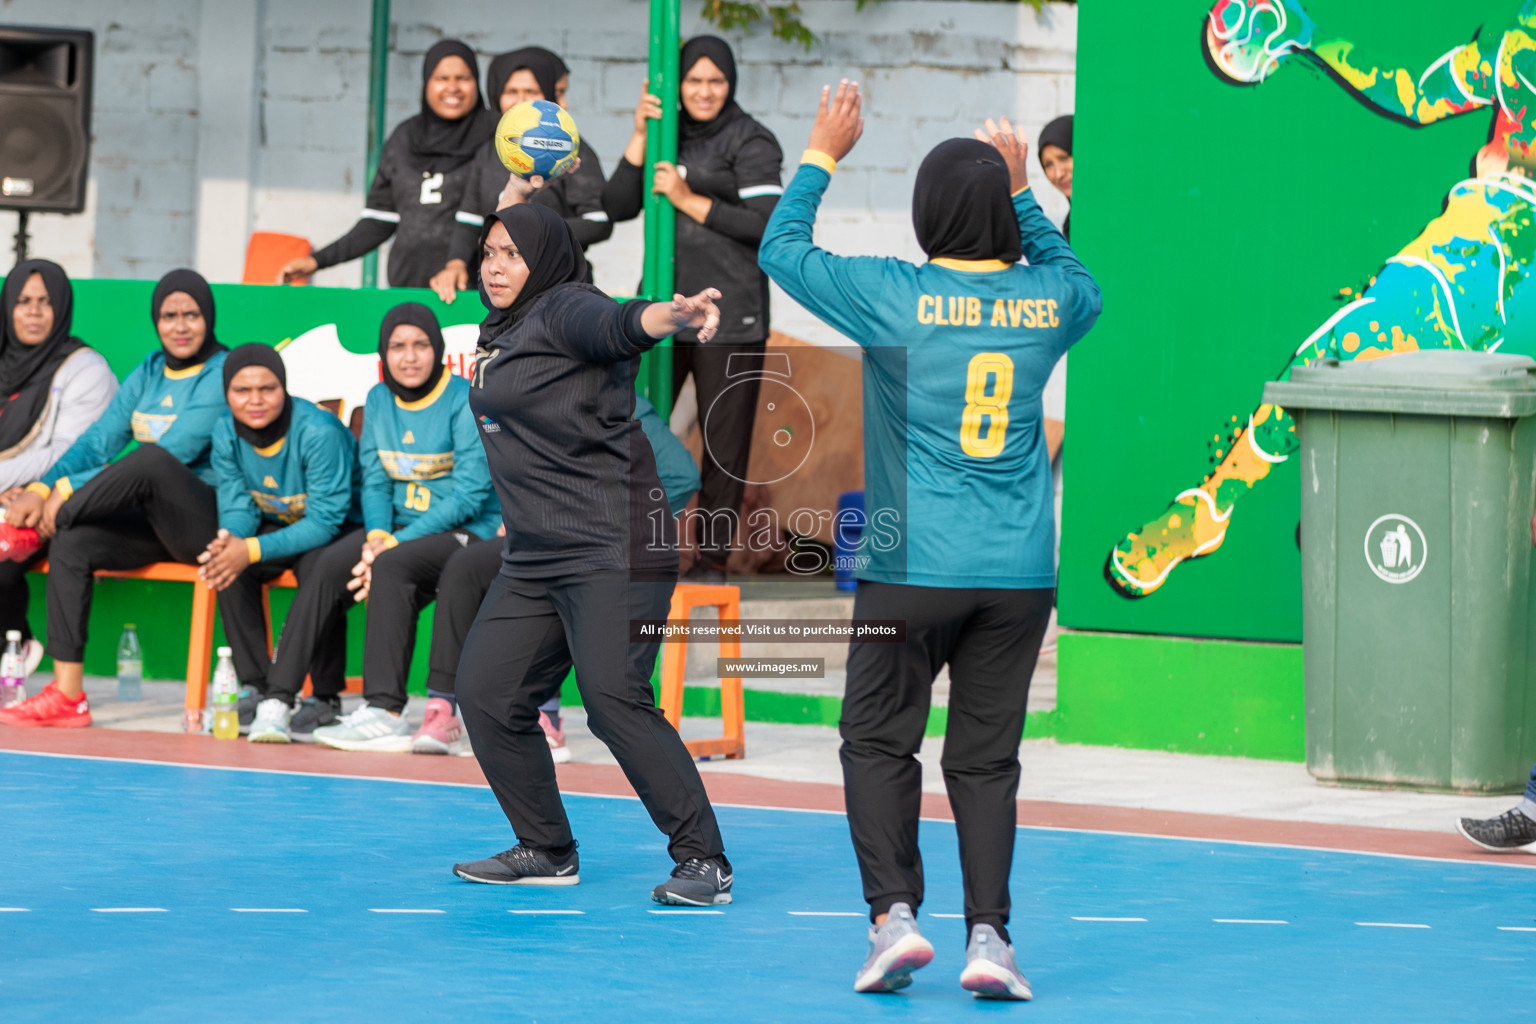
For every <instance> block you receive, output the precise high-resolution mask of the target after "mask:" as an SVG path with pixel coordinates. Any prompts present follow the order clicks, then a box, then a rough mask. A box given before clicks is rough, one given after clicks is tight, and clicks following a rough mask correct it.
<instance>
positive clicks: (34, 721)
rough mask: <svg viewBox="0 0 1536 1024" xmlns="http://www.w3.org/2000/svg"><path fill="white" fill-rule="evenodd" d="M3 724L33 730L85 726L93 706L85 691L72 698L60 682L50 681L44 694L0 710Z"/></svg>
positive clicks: (79, 727)
mask: <svg viewBox="0 0 1536 1024" xmlns="http://www.w3.org/2000/svg"><path fill="white" fill-rule="evenodd" d="M0 723H4V724H6V725H19V726H22V727H24V728H31V729H41V728H45V727H49V726H51V727H53V728H55V729H83V728H85V727H86V726H88V725H90V724H91V705H90V702H89V701H87V700H86V698H85V694H83V693H82V694H81V695H80V696H78V697H75V698H73V699H71V698H69V697H66V696H64V691H62V690H60V689H59V684H58V683H49V684H48V685H47V686H45V687H43V691H42V692H41V693H39V694H36V695H34V696H31V697H28V698H27V699H26V700H24V701H22V702H21V703H20V704H17V705H16V706H15V707H12V708H6V709H4V710H3V711H0Z"/></svg>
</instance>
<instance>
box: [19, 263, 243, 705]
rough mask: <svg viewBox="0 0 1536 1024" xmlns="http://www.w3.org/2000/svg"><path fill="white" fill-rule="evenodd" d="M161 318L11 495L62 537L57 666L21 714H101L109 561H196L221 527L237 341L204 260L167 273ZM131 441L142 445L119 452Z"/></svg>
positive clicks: (54, 587) (56, 594) (52, 566)
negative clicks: (229, 378)
mask: <svg viewBox="0 0 1536 1024" xmlns="http://www.w3.org/2000/svg"><path fill="white" fill-rule="evenodd" d="M150 319H151V322H152V323H153V324H154V325H155V331H156V333H157V334H158V335H159V340H160V344H159V345H157V346H156V347H155V349H154V351H152V352H150V353H149V355H147V356H145V357H144V361H143V362H142V363H140V364H139V365H138V366H137V367H136V368H135V369H134V370H133V372H132V373H130V374H129V375H128V379H127V380H125V381H123V384H122V387H120V388H118V390H117V394H116V395H115V396H114V397H113V399H112V403H111V404H110V405H108V406H107V409H106V411H105V412H103V413H102V415H101V418H100V419H98V420H97V421H96V422H95V423H94V424H92V425H91V427H90V428H89V429H88V430H86V431H85V433H83V434H81V435H80V436H79V437H78V438H76V440H75V443H74V444H72V445H70V447H69V449H68V450H67V451H66V452H65V453H64V454H63V455H61V456H60V457H59V460H58V461H57V462H55V463H54V464H53V466H52V468H50V469H49V470H48V471H47V472H46V473H44V474H43V475H42V478H41V479H40V480H37V481H34V482H32V483H30V484H28V485H27V490H26V492H25V493H24V494H20V495H17V496H15V497H14V498H12V499H11V501H10V502H9V506H10V507H9V511H8V515H9V518H10V521H11V522H12V523H14V524H16V525H24V526H32V527H36V528H37V530H38V532H39V534H40V535H41V536H42V537H43V538H45V539H46V538H51V540H49V542H48V550H47V556H48V560H49V570H48V654H49V655H50V656H51V657H52V658H53V666H54V677H55V678H54V682H53V683H52V684H51V685H49V686H48V687H46V688H45V689H44V690H43V691H42V692H41V693H39V694H38V695H37V697H36V698H35V700H36V704H35V707H33V708H30V709H29V711H34V710H35V711H36V712H38V713H37V714H30V715H27V716H22V720H17V721H13V724H18V722H19V724H34V725H36V724H48V723H49V722H50V721H57V722H58V723H60V724H69V725H83V724H89V723H90V720H91V717H90V710H89V705H88V704H87V703H86V698H85V693H84V680H85V666H84V663H83V662H84V659H85V644H86V638H87V635H88V626H89V623H90V617H91V598H92V594H93V590H94V586H95V580H96V575H95V574H96V572H97V571H98V570H101V569H119V570H122V569H138V568H142V567H143V566H146V565H150V564H152V563H154V562H172V561H175V562H187V563H191V562H193V561H195V560H196V558H197V556H198V554H199V553H200V552H201V551H202V550H203V548H204V547H205V546H206V545H207V543H208V542H209V541H210V540H211V539H213V535H214V531H215V530H216V529H217V528H218V518H217V501H216V499H215V497H214V489H213V483H214V474H213V467H212V465H211V464H210V462H209V449H210V447H211V445H212V435H213V428H214V424H215V423H216V422H218V420H219V418H220V417H221V416H223V415H224V414H225V411H226V409H225V405H224V396H223V392H222V390H221V389H220V387H219V377H220V373H221V372H222V367H223V363H224V358H225V353H226V351H227V350H226V349H225V348H224V346H223V345H221V344H219V341H218V338H217V337H215V335H214V321H215V316H214V303H213V292H212V290H211V289H210V288H209V287H208V282H207V281H205V280H203V277H202V275H201V274H198V273H197V272H196V271H194V270H173V271H171V272H170V273H168V274H166V275H165V276H164V277H163V278H161V279H160V281H159V282H158V283H157V284H156V285H155V289H154V293H153V294H152V296H151V298H150ZM131 441H132V442H137V443H138V447H137V448H136V449H134V450H133V451H131V452H129V453H128V454H126V455H124V456H122V457H121V458H117V455H118V453H119V452H121V451H122V450H123V448H124V447H125V446H126V445H127V444H128V443H129V442H131ZM18 568H19V567H18ZM6 577H9V574H8V573H6V574H0V585H6V586H19V587H22V588H24V587H25V586H26V583H25V577H22V576H20V574H19V573H18V574H17V575H16V577H14V578H6ZM49 708H52V709H53V710H52V712H50V711H48V710H47V709H49ZM13 718H14V716H13ZM11 720H12V719H8V721H11Z"/></svg>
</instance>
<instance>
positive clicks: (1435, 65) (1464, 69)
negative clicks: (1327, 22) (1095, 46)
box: [1205, 0, 1502, 124]
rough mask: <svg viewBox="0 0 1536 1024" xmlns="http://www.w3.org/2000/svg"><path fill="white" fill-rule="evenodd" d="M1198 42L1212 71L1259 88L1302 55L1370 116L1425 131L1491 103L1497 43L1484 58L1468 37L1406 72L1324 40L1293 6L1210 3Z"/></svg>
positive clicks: (1351, 45)
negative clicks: (1425, 64) (1325, 71)
mask: <svg viewBox="0 0 1536 1024" xmlns="http://www.w3.org/2000/svg"><path fill="white" fill-rule="evenodd" d="M1500 36H1502V30H1501V31H1500ZM1484 38H1487V37H1484ZM1205 42H1206V50H1207V53H1208V55H1209V56H1210V58H1211V62H1212V64H1213V65H1214V66H1215V68H1216V70H1217V71H1218V72H1219V73H1220V74H1222V75H1223V76H1225V77H1227V78H1229V79H1231V80H1232V81H1234V82H1242V83H1253V82H1259V81H1262V80H1263V79H1265V78H1267V77H1268V76H1269V75H1270V74H1271V73H1273V72H1274V71H1275V69H1277V68H1278V67H1279V66H1280V65H1281V64H1282V63H1284V62H1286V61H1287V60H1290V59H1293V58H1294V57H1295V56H1296V55H1298V54H1304V55H1305V56H1306V57H1307V58H1308V59H1310V60H1312V61H1314V62H1315V63H1318V64H1321V65H1323V66H1324V67H1326V68H1328V69H1330V70H1332V71H1333V72H1334V73H1335V74H1336V75H1338V77H1339V79H1340V80H1341V81H1342V82H1343V83H1344V84H1345V85H1346V86H1347V87H1348V88H1349V89H1350V90H1351V91H1352V92H1354V93H1356V94H1357V95H1359V96H1360V97H1361V98H1362V99H1364V100H1365V101H1366V102H1367V103H1369V104H1370V105H1371V106H1373V107H1375V108H1376V109H1377V110H1380V111H1381V112H1382V113H1384V114H1387V115H1389V116H1391V117H1396V118H1399V119H1401V120H1404V121H1408V122H1410V123H1413V124H1431V123H1433V122H1435V121H1439V120H1442V119H1444V118H1447V117H1454V116H1456V115H1457V114H1463V113H1466V112H1467V111H1469V110H1473V109H1475V108H1477V107H1484V106H1488V105H1490V104H1492V103H1493V102H1494V101H1495V99H1496V84H1495V79H1494V75H1495V73H1496V69H1495V68H1494V66H1493V65H1494V63H1495V62H1496V57H1495V53H1496V51H1497V49H1498V44H1497V41H1496V40H1495V42H1494V45H1493V47H1492V49H1491V51H1490V52H1489V53H1486V54H1485V53H1484V52H1483V47H1482V45H1481V43H1480V39H1478V38H1474V39H1473V40H1472V41H1471V42H1470V43H1466V44H1464V45H1461V46H1457V47H1454V48H1453V49H1451V50H1450V51H1449V52H1447V53H1445V54H1444V55H1443V56H1441V57H1440V58H1439V59H1437V60H1435V61H1433V62H1431V63H1430V64H1429V66H1428V67H1423V68H1413V67H1406V66H1403V65H1402V64H1401V63H1400V62H1396V61H1392V60H1383V59H1382V58H1381V57H1380V55H1377V54H1373V53H1371V52H1370V51H1369V50H1368V49H1364V48H1362V47H1360V46H1358V45H1357V44H1356V43H1355V42H1354V41H1352V40H1348V39H1338V38H1323V37H1322V36H1321V34H1320V33H1319V32H1318V29H1317V26H1316V24H1315V23H1314V22H1313V21H1312V18H1311V17H1310V16H1309V15H1308V14H1307V12H1306V10H1305V9H1304V8H1303V7H1302V5H1301V2H1300V0H1216V3H1215V4H1214V5H1213V6H1212V7H1211V11H1210V16H1209V18H1208V19H1207V24H1206V34H1205Z"/></svg>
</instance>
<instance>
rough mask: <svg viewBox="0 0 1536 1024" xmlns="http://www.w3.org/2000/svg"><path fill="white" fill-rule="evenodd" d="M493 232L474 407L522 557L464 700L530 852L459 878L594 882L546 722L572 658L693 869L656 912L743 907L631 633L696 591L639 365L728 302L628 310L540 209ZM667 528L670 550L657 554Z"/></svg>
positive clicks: (712, 295) (706, 328)
mask: <svg viewBox="0 0 1536 1024" xmlns="http://www.w3.org/2000/svg"><path fill="white" fill-rule="evenodd" d="M486 223H487V225H488V228H487V230H486V231H485V234H484V236H483V252H484V256H483V258H482V261H481V264H480V281H481V292H482V298H483V299H484V301H485V303H486V305H487V307H489V309H490V313H489V315H488V316H487V317H486V319H485V322H484V324H483V325H482V326H481V328H480V349H479V357H478V359H477V361H476V364H475V373H474V378H473V380H472V386H471V388H470V409H471V410H472V411H473V412H474V414H475V417H476V419H477V420H478V422H479V424H480V440H481V441H482V442H484V444H485V452H486V457H487V459H488V461H489V463H490V469H491V480H492V482H493V483H494V484H495V486H496V492H497V496H498V497H499V498H500V499H501V509H502V519H503V522H504V524H505V526H506V531H507V546H506V551H505V553H504V554H503V556H502V568H501V573H500V575H499V576H497V578H496V580H495V582H493V583H492V584H491V588H490V590H489V591H488V592H487V593H486V596H485V601H484V602H483V603H482V604H481V606H480V613H479V615H477V616H476V618H475V624H474V626H473V627H471V629H470V634H469V639H468V641H467V642H466V643H465V646H464V654H463V657H462V658H461V659H460V661H459V670H458V679H457V684H456V685H457V690H458V697H459V706H460V709H461V710H462V712H463V715H464V724H465V727H466V728H467V729H468V731H469V736H470V740H471V743H472V745H473V747H474V750H475V756H476V757H478V758H479V759H480V765H481V768H482V769H483V770H484V771H485V777H486V778H487V779H488V780H489V781H490V783H491V789H492V790H493V791H494V792H495V794H496V798H497V800H499V801H500V802H501V807H502V810H503V811H504V812H505V813H506V815H507V818H508V820H509V821H511V823H512V829H513V831H514V832H516V834H517V837H518V840H519V842H518V845H516V846H514V847H513V848H512V849H510V850H507V851H505V852H503V853H499V854H497V855H496V856H494V857H490V858H487V859H486V860H482V861H475V862H473V863H468V864H458V865H455V866H454V873H455V874H457V875H458V876H459V877H461V878H465V879H468V880H470V881H474V882H489V883H493V884H502V885H517V884H523V885H571V884H575V883H576V882H577V881H578V875H577V856H576V841H575V839H574V838H573V837H572V835H571V828H570V823H569V822H568V821H567V820H566V816H565V809H564V807H563V806H562V805H561V803H560V790H559V787H558V785H557V784H556V781H555V765H554V761H553V760H552V758H551V756H550V752H549V746H548V744H547V743H546V742H545V739H544V733H543V731H542V730H541V729H540V728H539V712H538V709H539V704H540V703H541V702H542V701H544V699H545V698H547V697H548V696H549V695H550V694H551V693H553V692H554V690H555V688H557V687H558V686H559V685H560V679H559V676H558V675H551V674H550V673H548V672H546V671H544V670H543V669H544V666H546V665H548V664H549V663H550V662H551V661H552V659H554V658H558V657H568V658H569V659H570V660H571V661H573V662H574V663H575V667H576V681H577V685H578V686H579V687H580V689H581V696H582V703H583V704H584V705H585V707H586V710H587V724H588V726H589V727H590V728H591V730H592V733H593V735H594V736H596V737H597V738H598V739H600V740H602V741H603V743H605V744H606V745H607V746H608V749H609V750H610V751H611V752H612V753H613V755H614V757H615V758H616V759H617V760H618V762H619V766H620V767H621V768H623V769H624V774H625V776H626V777H627V778H628V779H629V782H630V784H631V785H632V786H634V788H635V792H636V794H638V795H639V797H640V800H641V802H642V803H643V804H644V805H645V808H646V810H647V811H649V812H650V815H651V820H652V821H654V822H655V823H656V826H657V827H658V828H660V829H661V830H662V831H663V832H665V833H666V834H667V836H668V837H669V839H670V842H669V844H668V851H669V852H670V853H671V854H672V858H673V860H674V861H676V864H677V866H676V867H675V868H674V869H673V872H672V877H671V878H669V879H668V880H667V881H665V882H663V883H662V884H661V885H658V886H657V887H656V888H655V889H654V890H653V891H652V893H651V898H652V899H654V900H656V901H657V902H658V903H671V904H681V905H691V906H708V905H712V904H718V903H729V902H730V901H731V882H732V878H731V866H730V862H729V861H727V860H726V857H725V848H724V844H723V842H722V840H721V838H720V828H719V825H718V824H717V823H716V821H715V812H714V808H712V807H711V806H710V803H709V797H708V795H707V794H706V793H705V792H704V783H703V782H702V780H700V778H699V771H698V768H697V767H696V766H695V765H694V763H693V759H692V758H691V757H689V755H688V751H687V749H686V748H685V747H684V746H683V741H682V739H681V738H680V737H679V736H678V735H677V731H676V730H675V729H673V728H672V726H671V725H669V724H668V723H667V720H666V719H665V718H664V717H663V716H662V713H661V711H660V709H658V708H657V707H656V697H655V693H654V691H653V689H652V687H651V672H652V670H653V669H654V667H655V664H656V653H657V650H658V647H659V644H658V643H657V642H655V641H649V642H642V643H636V642H633V641H632V639H631V636H630V635H629V628H630V627H629V624H630V623H631V622H634V621H635V620H651V621H658V620H663V619H665V618H666V616H667V608H668V604H669V603H670V601H671V597H672V588H673V586H674V585H675V584H676V582H677V546H676V533H675V527H674V525H673V522H672V515H671V510H670V509H669V508H668V505H667V495H666V492H665V491H664V490H663V488H662V486H661V480H660V477H659V476H658V474H657V470H656V460H655V456H654V453H653V451H652V449H651V445H650V443H649V442H648V441H647V440H646V437H645V432H644V431H643V430H642V429H641V426H640V424H639V423H638V422H636V421H635V420H634V419H633V418H632V417H633V415H634V409H635V373H636V370H637V369H638V366H639V356H640V354H641V353H642V352H644V351H646V350H647V349H649V348H651V347H652V346H653V345H655V344H656V343H657V342H658V341H660V340H661V339H662V338H665V337H667V336H668V335H670V334H673V333H674V332H676V331H679V330H683V329H685V328H686V329H693V330H697V331H698V332H699V337H700V339H701V340H703V341H707V340H709V339H710V338H711V337H713V336H714V334H715V331H716V330H717V329H718V327H719V323H720V312H719V309H718V308H717V307H716V305H715V299H717V298H718V297H719V295H720V293H719V292H718V291H716V290H714V289H713V288H707V289H705V290H703V291H701V292H700V293H699V294H697V295H695V296H693V297H692V298H684V297H683V296H681V295H677V296H674V297H673V300H672V302H670V303H665V302H641V301H635V302H630V303H626V304H623V305H620V304H619V303H617V302H615V301H613V300H612V299H610V298H608V296H606V295H604V294H603V293H602V292H600V291H599V290H598V289H596V288H594V287H593V286H591V285H588V284H583V283H581V277H582V271H583V269H584V267H583V262H584V260H583V257H582V255H581V247H580V246H579V245H578V244H577V243H576V239H575V238H574V237H572V235H571V231H570V228H569V227H568V226H567V225H566V223H565V221H564V220H562V219H561V218H560V215H559V214H557V213H555V212H554V211H553V210H551V209H549V208H548V207H546V206H536V205H533V204H530V203H520V204H517V205H513V206H509V207H507V208H506V209H504V210H500V211H498V212H497V213H496V214H495V216H494V217H493V218H491V219H488V220H487V221H486ZM658 526H659V527H661V528H662V529H663V530H664V535H663V538H662V542H661V543H660V544H650V543H648V539H649V537H650V531H651V529H653V528H655V527H658Z"/></svg>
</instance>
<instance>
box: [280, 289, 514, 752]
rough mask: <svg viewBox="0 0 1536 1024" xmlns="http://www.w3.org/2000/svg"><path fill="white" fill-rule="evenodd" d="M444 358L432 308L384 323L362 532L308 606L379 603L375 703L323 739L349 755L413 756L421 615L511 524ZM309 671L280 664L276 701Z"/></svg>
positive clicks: (367, 697) (331, 557)
mask: <svg viewBox="0 0 1536 1024" xmlns="http://www.w3.org/2000/svg"><path fill="white" fill-rule="evenodd" d="M443 355H444V344H443V332H442V329H441V328H440V327H439V326H438V323H437V318H436V317H435V316H433V315H432V311H431V310H430V309H428V308H427V307H426V306H423V305H422V304H421V303H419V302H406V303H402V304H401V305H399V306H396V307H395V308H393V309H391V310H390V311H389V312H388V313H386V314H385V315H384V321H383V323H382V324H381V325H380V328H379V359H380V361H381V363H382V364H383V374H384V381H383V383H381V384H379V385H377V386H376V387H374V389H373V390H372V391H370V392H369V393H368V402H367V404H366V406H365V407H364V409H365V411H364V413H363V436H362V445H361V450H362V466H363V527H362V528H361V529H359V530H356V531H353V532H351V533H346V534H343V535H342V536H341V537H340V538H339V539H338V540H335V541H333V542H332V543H331V545H330V547H328V548H327V549H326V550H325V553H324V554H322V555H321V557H320V563H319V567H318V568H317V570H316V572H315V576H314V580H315V586H314V587H312V588H310V592H311V595H312V602H311V603H309V604H306V607H305V611H306V614H309V615H312V616H317V617H323V616H325V615H328V614H332V613H333V612H334V610H335V609H337V608H342V609H343V610H344V609H345V607H346V606H348V605H350V604H352V603H353V601H361V600H363V599H364V598H365V597H366V598H367V599H368V642H367V644H366V645H365V646H364V648H363V698H364V703H363V705H362V706H361V707H359V708H358V709H357V710H355V711H353V712H352V713H351V714H349V715H347V716H346V717H344V718H342V719H341V720H340V721H339V722H337V723H336V724H335V725H328V726H324V727H323V728H319V729H316V730H315V732H314V737H315V739H316V741H318V742H320V743H324V744H326V745H327V746H331V747H335V748H337V749H340V750H374V751H397V752H401V753H403V752H405V751H408V750H410V747H411V736H412V732H411V728H410V726H409V724H408V723H407V721H406V720H405V718H404V716H403V714H402V712H404V710H405V703H406V694H405V683H406V674H407V673H408V672H409V670H410V664H411V652H412V650H413V649H414V647H415V642H416V618H417V616H418V615H419V614H420V613H421V610H422V608H424V607H426V605H427V604H428V603H430V602H431V601H433V600H434V599H435V598H436V597H437V592H438V587H439V580H440V578H441V576H442V573H443V566H444V565H446V564H447V562H448V560H449V559H450V558H451V557H452V556H453V555H454V554H455V553H456V552H459V551H462V550H463V549H464V548H465V546H467V545H470V544H475V543H477V542H479V541H482V540H485V539H487V538H490V537H494V536H495V535H496V527H497V525H498V524H499V523H500V522H501V505H500V503H499V502H498V501H497V500H496V493H495V491H494V490H493V489H492V487H491V474H490V470H489V469H488V468H487V467H486V461H485V448H484V446H483V445H481V443H480V430H479V426H478V424H476V423H475V417H474V414H473V413H471V412H470V411H469V382H468V381H467V380H465V379H464V378H463V377H458V376H455V375H453V374H452V373H450V372H448V368H447V367H446V366H445V365H444V364H443ZM302 670H303V665H302V663H301V662H298V661H293V662H285V661H284V658H283V657H282V656H280V657H279V658H278V663H277V664H276V665H274V666H273V670H272V684H273V685H272V693H273V695H274V696H281V695H282V694H283V693H284V692H287V691H288V690H290V689H293V690H295V692H296V688H297V686H298V685H299V684H300V683H302V681H303V678H302ZM429 705H430V701H429ZM432 710H433V708H432V707H430V706H429V708H428V714H431V712H432Z"/></svg>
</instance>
